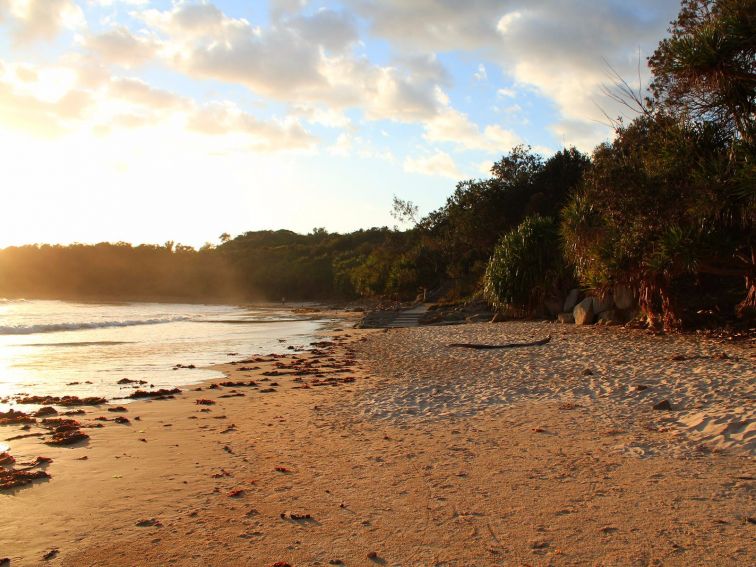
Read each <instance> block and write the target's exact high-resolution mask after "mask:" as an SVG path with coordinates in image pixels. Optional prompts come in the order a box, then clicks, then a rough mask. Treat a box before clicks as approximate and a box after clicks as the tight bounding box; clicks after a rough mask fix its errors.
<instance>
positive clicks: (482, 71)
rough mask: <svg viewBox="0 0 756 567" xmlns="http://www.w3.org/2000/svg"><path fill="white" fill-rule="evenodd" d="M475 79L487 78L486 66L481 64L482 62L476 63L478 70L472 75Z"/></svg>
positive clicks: (482, 79) (483, 79)
mask: <svg viewBox="0 0 756 567" xmlns="http://www.w3.org/2000/svg"><path fill="white" fill-rule="evenodd" d="M473 77H474V78H475V80H476V81H485V80H486V79H488V72H487V71H486V66H485V65H483V63H479V64H478V70H477V71H476V72H475V74H474V75H473Z"/></svg>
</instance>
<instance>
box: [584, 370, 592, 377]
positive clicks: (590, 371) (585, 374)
mask: <svg viewBox="0 0 756 567" xmlns="http://www.w3.org/2000/svg"><path fill="white" fill-rule="evenodd" d="M583 376H593V370H591V369H590V368H586V369H585V370H583Z"/></svg>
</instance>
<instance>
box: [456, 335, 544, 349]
mask: <svg viewBox="0 0 756 567" xmlns="http://www.w3.org/2000/svg"><path fill="white" fill-rule="evenodd" d="M550 340H551V335H549V336H548V337H546V338H545V339H541V340H540V341H533V342H532V343H509V344H506V345H480V344H475V343H452V344H450V345H449V346H450V347H460V348H475V349H479V350H485V349H494V348H517V347H531V346H541V345H545V344H546V343H548V342H549V341H550Z"/></svg>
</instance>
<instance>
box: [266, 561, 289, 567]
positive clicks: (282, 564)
mask: <svg viewBox="0 0 756 567" xmlns="http://www.w3.org/2000/svg"><path fill="white" fill-rule="evenodd" d="M271 567H291V563H287V562H286V561H276V562H275V563H274V564H273V565H271Z"/></svg>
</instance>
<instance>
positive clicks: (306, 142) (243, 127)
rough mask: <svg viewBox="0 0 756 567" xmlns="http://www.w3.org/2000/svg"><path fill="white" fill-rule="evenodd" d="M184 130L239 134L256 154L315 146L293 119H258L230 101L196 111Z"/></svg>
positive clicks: (216, 103)
mask: <svg viewBox="0 0 756 567" xmlns="http://www.w3.org/2000/svg"><path fill="white" fill-rule="evenodd" d="M188 127H189V129H190V130H193V131H195V132H199V133H202V134H208V135H213V136H221V135H228V134H243V135H245V136H247V137H249V141H248V142H247V143H249V145H250V146H251V147H252V148H254V149H255V150H257V151H283V150H286V151H289V150H301V149H309V148H312V147H313V146H314V145H315V144H316V143H317V138H315V137H314V136H312V135H311V134H310V133H308V132H307V131H306V130H305V129H304V128H303V127H302V125H301V124H299V122H297V121H296V120H294V119H288V120H280V121H276V120H269V121H264V120H260V119H258V118H256V117H254V116H252V115H251V114H248V113H246V112H243V111H242V110H241V109H239V108H238V107H237V106H236V105H235V104H233V103H231V102H214V103H211V104H207V105H204V106H202V107H199V108H197V109H196V110H195V111H194V112H193V113H192V114H191V115H190V116H189V119H188Z"/></svg>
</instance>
